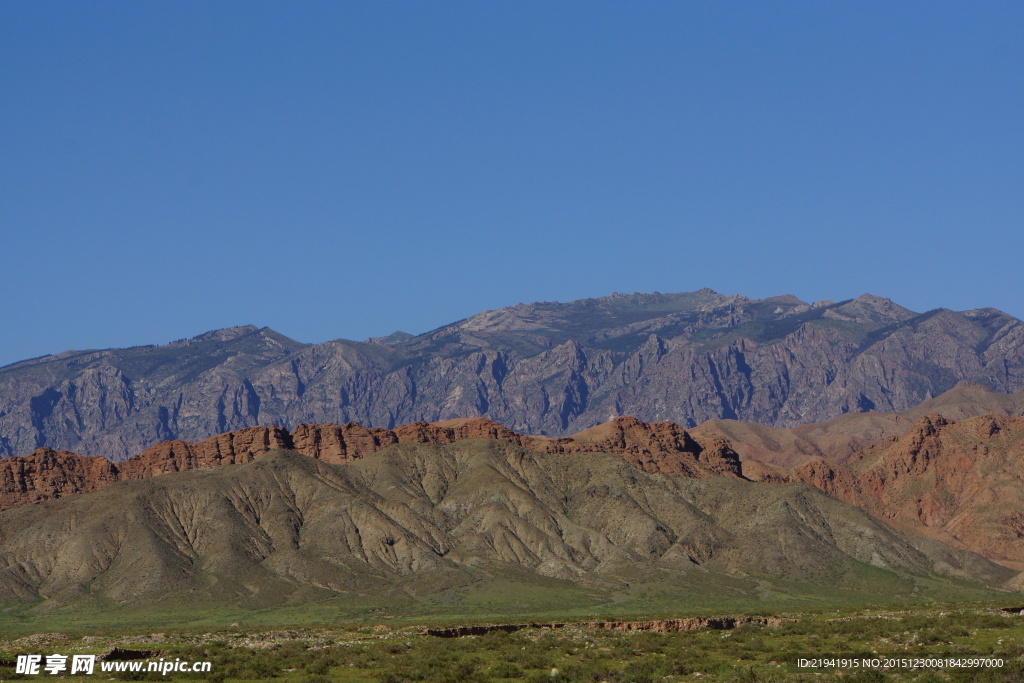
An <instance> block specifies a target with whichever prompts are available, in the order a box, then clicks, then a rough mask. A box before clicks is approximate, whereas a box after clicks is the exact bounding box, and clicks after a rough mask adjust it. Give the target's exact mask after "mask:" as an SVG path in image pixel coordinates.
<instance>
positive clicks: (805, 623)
mask: <svg viewBox="0 0 1024 683" xmlns="http://www.w3.org/2000/svg"><path fill="white" fill-rule="evenodd" d="M1000 606H1005V605H1003V603H996V602H982V603H979V602H969V603H918V604H911V605H906V604H904V605H881V606H877V605H876V606H872V607H852V606H848V607H839V608H829V609H824V608H819V609H811V610H784V611H779V612H776V613H775V616H778V617H782V618H786V619H791V620H792V621H786V622H784V623H781V624H779V625H775V626H762V625H751V624H746V625H742V626H739V627H737V628H735V629H732V630H712V629H700V630H695V631H688V632H681V633H657V632H650V631H628V632H619V631H609V630H604V629H595V628H590V627H586V626H583V625H581V624H574V623H572V622H571V621H570V622H569V623H567V624H566V625H565V626H563V627H560V628H554V629H553V628H526V629H523V630H520V631H517V632H515V633H503V632H493V633H488V634H486V635H482V636H467V637H462V638H437V637H434V636H430V635H425V634H424V633H423V630H424V626H427V625H434V623H433V622H430V621H429V620H427V619H423V618H421V619H417V620H416V621H415V622H413V621H409V620H399V619H377V620H373V619H372V618H371V617H365V618H363V619H360V620H357V621H348V622H343V623H335V624H320V625H306V626H300V627H294V628H275V629H272V630H268V629H266V628H256V627H253V626H250V625H246V624H243V625H237V626H233V627H228V628H219V629H210V630H203V629H186V630H174V631H172V630H166V631H164V630H161V631H160V632H157V633H154V632H152V631H116V632H114V631H111V630H109V629H102V630H95V629H91V630H86V629H82V630H65V631H63V632H60V633H43V634H40V633H34V634H29V635H25V634H15V635H9V636H6V637H0V660H3V661H4V662H6V663H5V664H4V665H2V666H0V679H3V680H40V679H50V678H54V677H53V676H50V675H48V674H45V673H44V674H41V675H35V676H33V675H18V674H16V673H14V667H13V666H9V664H10V663H11V662H12V661H13V660H14V659H15V657H16V656H17V655H23V654H32V653H38V654H41V655H44V656H45V655H50V654H54V653H59V654H64V655H72V654H82V653H85V654H97V655H102V654H104V653H107V652H109V651H110V650H111V649H112V648H113V647H121V648H127V649H134V650H149V651H154V652H157V653H158V654H153V655H152V657H151V658H150V659H151V660H153V659H160V658H162V659H163V660H165V661H173V660H175V659H181V660H183V661H210V662H211V672H210V673H204V674H186V673H178V674H174V673H171V674H169V675H166V676H161V675H160V674H159V673H132V672H103V673H100V672H99V670H98V669H97V672H96V673H95V674H94V675H91V676H79V677H77V679H78V680H107V679H110V680H209V681H261V680H271V679H273V680H280V681H309V682H311V683H312V682H317V681H319V682H324V681H380V682H382V683H398V682H400V681H427V682H438V683H442V682H451V683H456V682H461V681H469V682H472V681H594V682H596V681H609V682H627V681H632V682H637V683H640V682H648V681H680V680H713V681H762V680H763V681H783V680H807V681H811V680H814V681H820V680H850V681H883V680H918V681H938V680H952V681H1020V680H1024V617H1022V616H1016V615H1010V614H1006V613H1004V612H1001V611H1000V609H999V607H1000ZM732 614H735V612H733V613H732ZM676 616H688V615H685V614H680V615H676ZM437 623H438V625H441V622H437ZM451 623H453V622H452V621H451V620H444V624H449V625H450V624H451ZM459 623H465V624H469V623H477V624H480V623H488V622H486V621H482V620H479V619H477V620H472V621H466V622H459ZM489 623H521V622H517V621H516V620H501V619H498V620H490V622H489ZM971 655H984V656H989V657H995V658H997V659H1001V660H1002V666H1000V667H989V668H962V667H948V666H943V667H919V668H916V669H913V668H909V667H890V668H884V667H882V666H872V667H867V668H863V667H857V668H848V669H845V670H840V669H832V668H822V669H811V668H806V667H805V668H800V667H799V666H798V663H799V660H800V659H814V658H822V657H849V658H853V659H855V660H856V661H858V662H863V660H864V659H872V660H873V659H878V660H885V659H886V658H889V657H894V658H898V659H904V660H906V659H913V658H931V659H934V658H936V657H940V656H941V657H943V658H946V657H957V658H964V657H969V656H971ZM65 680H75V678H74V677H70V678H67V679H65Z"/></svg>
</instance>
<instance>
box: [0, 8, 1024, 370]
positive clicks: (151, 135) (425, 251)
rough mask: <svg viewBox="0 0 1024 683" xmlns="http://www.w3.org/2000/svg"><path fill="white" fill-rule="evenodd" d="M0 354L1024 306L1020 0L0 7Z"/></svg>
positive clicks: (1023, 15)
mask: <svg viewBox="0 0 1024 683" xmlns="http://www.w3.org/2000/svg"><path fill="white" fill-rule="evenodd" d="M0 83H2V84H3V96H2V97H0V226H2V230H3V242H2V245H3V246H2V254H3V262H2V269H0V285H2V286H3V292H4V296H3V297H2V299H0V319H2V320H3V321H4V327H5V328H6V330H7V334H5V335H3V338H2V341H0V363H7V362H13V361H16V360H19V359H22V358H27V357H31V356H38V355H42V354H46V353H55V352H59V351H62V350H66V349H72V348H103V347H110V346H130V345H136V344H150V343H153V344H159V343H165V342H167V341H170V340H173V339H177V338H180V337H185V336H193V335H195V334H199V333H201V332H204V331H206V330H209V329H214V328H218V327H226V326H230V325H238V324H247V323H252V324H256V325H260V326H264V325H267V326H270V327H273V328H274V329H276V330H278V331H279V332H282V333H284V334H286V335H288V336H291V337H293V338H296V339H299V340H301V341H307V342H318V341H326V340H328V339H333V338H339V337H344V338H350V339H362V338H365V337H368V336H371V335H373V336H376V335H383V334H387V333H389V332H392V331H393V330H395V329H403V330H406V331H408V332H413V333H419V332H423V331H426V330H429V329H432V328H434V327H437V326H439V325H442V324H444V323H447V322H451V321H454V320H457V319H460V318H463V317H465V316H467V315H471V314H473V313H475V312H478V311H480V310H483V309H490V308H498V307H501V306H506V305H512V304H515V303H517V302H520V301H523V302H527V301H539V300H543V301H550V300H558V301H568V300H572V299H576V298H583V297H591V296H602V295H606V294H609V293H611V292H613V291H620V292H634V291H662V292H669V291H689V290H695V289H699V288H701V287H712V288H714V289H716V290H718V291H720V292H724V293H742V294H746V295H748V296H751V297H764V296H771V295H776V294H785V293H791V294H796V295H797V296H799V297H801V298H803V299H805V300H817V299H824V298H830V299H842V298H848V297H853V296H857V295H858V294H860V293H862V292H865V291H868V292H872V293H875V294H879V295H882V296H888V297H890V298H892V299H893V300H895V301H897V302H898V303H901V304H903V305H905V306H908V307H910V308H913V309H915V310H927V309H931V308H936V307H947V308H953V309H957V310H960V309H967V308H974V307H982V306H994V307H997V308H1000V309H1002V310H1005V311H1007V312H1008V313H1011V314H1013V315H1016V316H1018V317H1024V301H1022V298H1021V293H1022V284H1024V269H1022V268H1021V267H1020V263H1019V261H1020V256H1021V254H1022V253H1024V249H1022V247H1024V237H1022V235H1021V228H1022V227H1024V221H1022V218H1024V126H1022V125H1021V121H1024V3H1020V2H1005V3H999V2H978V3H975V2H971V3H968V2H963V3H944V2H927V3H925V2H899V3H892V2H858V3H831V2H796V1H792V2H757V3H755V2H743V3H733V2H645V3H634V2H616V3H612V2H595V1H587V2H552V1H551V0H545V1H544V2H525V1H524V2H497V1H496V2H429V3H428V2H360V3H342V2H322V3H319V2H303V3H286V2H278V3H267V2H253V1H247V2H227V1H222V2H216V3H208V2H207V3H190V2H181V1H179V0H175V1H174V2H144V3H142V2H103V3H82V2H67V3H57V2H47V1H33V2H6V3H0Z"/></svg>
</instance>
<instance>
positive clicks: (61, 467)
mask: <svg viewBox="0 0 1024 683" xmlns="http://www.w3.org/2000/svg"><path fill="white" fill-rule="evenodd" d="M472 438H488V439H495V440H499V441H507V442H509V443H513V444H516V445H518V446H522V447H523V448H526V449H528V450H531V451H536V452H541V453H555V454H569V453H587V452H598V453H613V454H616V455H620V456H621V457H622V458H623V459H624V460H625V461H626V462H628V463H629V464H630V465H632V466H633V467H636V468H637V469H639V470H642V471H644V472H660V473H664V474H678V475H683V476H687V477H692V478H700V477H708V476H731V477H742V471H741V467H740V461H739V457H738V456H737V455H736V453H735V452H734V451H733V450H732V449H731V447H730V446H729V443H728V442H727V441H725V440H724V439H721V438H716V437H709V438H707V439H705V440H704V443H703V444H701V443H698V442H697V441H695V440H694V439H693V438H691V437H690V435H689V434H688V433H687V432H686V430H684V429H682V428H681V427H680V426H679V425H677V424H674V423H671V422H657V423H654V424H648V423H646V422H642V421H640V420H638V419H636V418H633V417H620V418H617V419H615V420H613V421H611V422H609V423H607V424H604V425H600V426H598V427H594V428H592V429H589V430H587V431H585V432H581V433H580V434H577V435H575V436H574V437H564V438H558V439H549V438H546V437H536V436H527V435H524V434H519V433H517V432H514V431H512V430H511V429H508V428H506V427H504V426H502V425H500V424H497V423H495V422H491V421H490V420H487V419H485V418H473V419H465V420H449V421H447V422H442V423H434V424H430V423H426V422H415V423H413V424H409V425H400V426H398V427H396V428H395V429H393V430H392V429H380V428H374V427H364V426H362V425H360V424H357V423H354V422H350V423H348V424H344V425H336V424H301V425H299V426H297V427H296V428H295V429H293V430H291V431H288V430H285V429H282V428H280V427H275V426H266V427H247V428H245V429H240V430H236V431H233V432H227V433H225V434H219V435H217V436H215V437H212V438H209V439H206V440H204V441H200V442H197V443H189V442H186V441H164V442H161V443H158V444H156V445H155V446H151V447H150V448H147V449H146V450H145V451H143V452H142V453H140V454H139V455H137V456H135V457H133V458H130V459H128V460H125V461H121V462H111V461H109V460H107V459H106V458H102V457H98V456H85V455H77V454H75V453H70V452H68V451H54V450H52V449H49V448H38V449H36V450H35V451H33V452H32V453H31V454H29V455H27V456H24V457H20V458H4V459H0V510H4V509H7V508H12V507H16V506H18V505H24V504H26V503H39V502H43V501H47V500H52V499H55V498H62V497H64V496H68V495H73V494H76V493H84V492H89V491H95V490H97V489H100V488H103V487H105V486H108V485H110V484H113V483H114V482H117V481H130V480H137V479H147V478H150V477H155V476H159V475H162V474H169V473H172V472H183V471H187V470H194V469H204V468H209V467H219V466H221V465H236V464H244V463H247V462H251V461H252V460H254V459H255V458H257V457H259V456H260V455H262V454H263V453H266V452H268V451H271V450H274V449H288V450H294V451H298V452H299V453H302V454H303V455H307V456H309V457H312V458H316V459H317V460H322V461H324V462H326V463H330V464H341V463H346V462H351V461H353V460H357V459H359V458H363V457H365V456H367V455H370V454H371V453H375V452H377V451H379V450H381V449H383V448H387V447H388V446H391V445H394V444H400V443H403V444H416V443H429V444H439V445H445V444H451V443H455V442H456V441H461V440H463V439H472Z"/></svg>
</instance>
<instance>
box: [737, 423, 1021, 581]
mask: <svg viewBox="0 0 1024 683" xmlns="http://www.w3.org/2000/svg"><path fill="white" fill-rule="evenodd" d="M746 469H747V468H746V467H745V470H746ZM758 476H759V477H760V478H762V479H763V480H766V481H802V482H806V483H809V484H812V485H814V486H816V487H818V488H820V489H821V490H823V491H825V492H827V493H828V494H829V495H832V496H834V497H836V498H839V499H840V500H844V501H846V502H849V503H851V504H853V505H856V506H858V507H860V508H861V509H863V510H865V511H867V512H870V513H871V514H872V515H874V516H875V517H877V518H879V519H881V520H884V521H886V522H888V523H889V524H891V525H892V526H894V527H896V528H899V529H903V530H905V531H908V532H910V533H913V534H915V535H918V536H924V537H927V538H933V539H936V540H939V541H942V542H943V543H946V544H948V545H951V546H953V547H957V548H964V549H970V550H971V551H973V552H977V553H980V554H982V555H984V556H986V557H988V558H991V559H993V560H995V561H997V562H1000V563H1002V564H1005V565H1006V566H1008V567H1014V568H1018V569H1024V514H1022V510H1024V417H1005V416H1000V415H983V416H980V417H973V418H968V419H965V420H958V421H955V422H951V421H949V420H947V419H946V418H944V417H942V416H940V415H928V416H925V417H922V418H920V419H919V420H918V421H917V422H916V423H915V424H914V426H913V427H912V428H911V429H910V430H909V431H908V432H906V433H905V434H903V435H902V436H899V437H891V438H889V439H887V440H885V441H884V442H882V443H880V444H878V445H874V446H870V447H868V448H865V449H864V450H862V451H860V452H858V453H857V454H856V455H854V456H853V457H852V458H850V459H849V460H848V461H847V462H846V463H836V462H830V461H828V460H826V459H824V458H820V457H816V458H811V459H808V460H806V461H805V462H803V463H802V464H800V465H798V466H796V467H793V468H791V469H776V470H772V471H770V472H765V471H761V472H758Z"/></svg>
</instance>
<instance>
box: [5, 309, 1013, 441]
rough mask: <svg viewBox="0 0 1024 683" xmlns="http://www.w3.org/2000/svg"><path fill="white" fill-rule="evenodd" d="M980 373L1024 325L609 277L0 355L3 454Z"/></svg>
mask: <svg viewBox="0 0 1024 683" xmlns="http://www.w3.org/2000/svg"><path fill="white" fill-rule="evenodd" d="M964 380H975V381H979V382H982V383H984V384H985V385H986V386H988V387H989V388H991V389H993V390H995V391H998V392H1002V393H1011V392H1017V391H1024V325H1022V324H1021V322H1020V321H1018V320H1016V319H1015V318H1012V317H1011V316H1008V315H1006V314H1004V313H1001V312H999V311H996V310H994V309H980V310H972V311H964V312H954V311H948V310H935V311H930V312H927V313H924V314H918V313H914V312H912V311H909V310H907V309H905V308H902V307H900V306H898V305H896V304H894V303H892V302H891V301H889V300H887V299H882V298H879V297H876V296H871V295H863V296H861V297H858V298H857V299H854V300H851V301H845V302H839V303H832V302H818V303H816V304H813V305H812V304H808V303H805V302H802V301H800V300H798V299H796V298H795V297H792V296H781V297H774V298H769V299H765V300H751V299H748V298H746V297H743V296H724V295H721V294H717V293H715V292H712V291H710V290H701V291H699V292H693V293H685V294H636V295H613V296H610V297H604V298H600V299H584V300H580V301H574V302H571V303H565V304H562V303H537V304H520V305H517V306H513V307H510V308H505V309H501V310H496V311H486V312H484V313H480V314H478V315H475V316H472V317H470V318H467V319H465V320H462V321H459V322H456V323H453V324H451V325H447V326H445V327H442V328H439V329H437V330H434V331H432V332H428V333H426V334H422V335H419V336H415V337H414V336H410V335H404V334H393V335H390V336H387V337H381V338H377V339H372V340H368V341H366V342H352V341H345V340H337V341H332V342H327V343H324V344H316V345H305V344H300V343H298V342H295V341H292V340H290V339H287V338H285V337H283V336H281V335H279V334H277V333H275V332H273V331H271V330H268V329H262V330H261V329H257V328H255V327H240V328H231V329H226V330H219V331H217V332H211V333H207V334H205V335H201V336H199V337H196V338H195V339H191V340H187V341H180V342H175V343H173V344H169V345H167V346H160V347H155V346H151V347H138V348H133V349H124V350H109V351H82V352H66V353H62V354H58V355H56V356H47V357H44V358H37V359H34V360H30V361H24V362H22V363H16V364H14V365H11V366H7V367H5V368H2V369H0V455H4V456H16V455H26V454H28V453H30V452H31V451H33V450H34V449H36V448H40V447H48V448H52V449H55V450H60V449H65V450H74V451H77V452H82V453H86V454H88V455H102V456H105V457H109V458H111V459H112V460H121V459H124V458H127V457H129V456H130V455H131V454H133V453H138V452H140V451H141V450H143V449H144V448H146V447H147V446H149V445H150V444H153V443H156V442H158V441H163V440H168V439H184V440H190V441H197V440H201V439H204V438H208V437H210V436H212V435H214V434H218V433H223V432H227V431H232V430H238V429H242V428H245V427H250V426H255V425H268V424H276V425H281V426H283V427H285V428H289V429H290V428H292V427H294V426H295V425H298V424H302V423H346V422H350V421H353V422H359V423H361V424H364V425H368V426H373V427H383V428H393V427H394V426H395V425H398V424H403V423H411V422H416V421H428V422H435V421H441V420H447V419H452V418H465V417H478V416H480V417H486V418H488V419H491V420H494V421H496V422H499V423H501V424H504V425H506V426H508V427H509V428H511V429H514V430H517V431H519V432H523V433H531V434H543V435H549V436H559V435H564V434H570V433H573V432H578V431H582V430H584V429H588V428H590V427H592V426H595V425H598V424H601V423H604V422H606V421H608V420H609V419H611V418H613V417H616V416H619V415H635V416H637V417H639V418H640V419H643V420H646V421H661V420H671V421H673V422H676V423H679V424H681V425H683V426H693V425H696V424H699V423H702V422H705V421H707V420H710V419H738V420H746V421H751V422H757V423H761V424H766V425H772V426H776V427H791V426H795V425H800V424H807V423H812V422H822V421H825V420H829V419H832V418H835V417H838V416H840V415H842V414H844V413H855V412H864V411H869V410H877V411H898V410H906V409H908V408H910V407H912V406H915V405H917V404H918V403H920V402H922V401H924V400H927V399H930V398H932V397H934V396H937V395H939V394H940V393H942V392H944V391H947V390H949V389H951V388H953V387H954V386H956V385H957V384H958V383H959V382H961V381H964Z"/></svg>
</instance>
